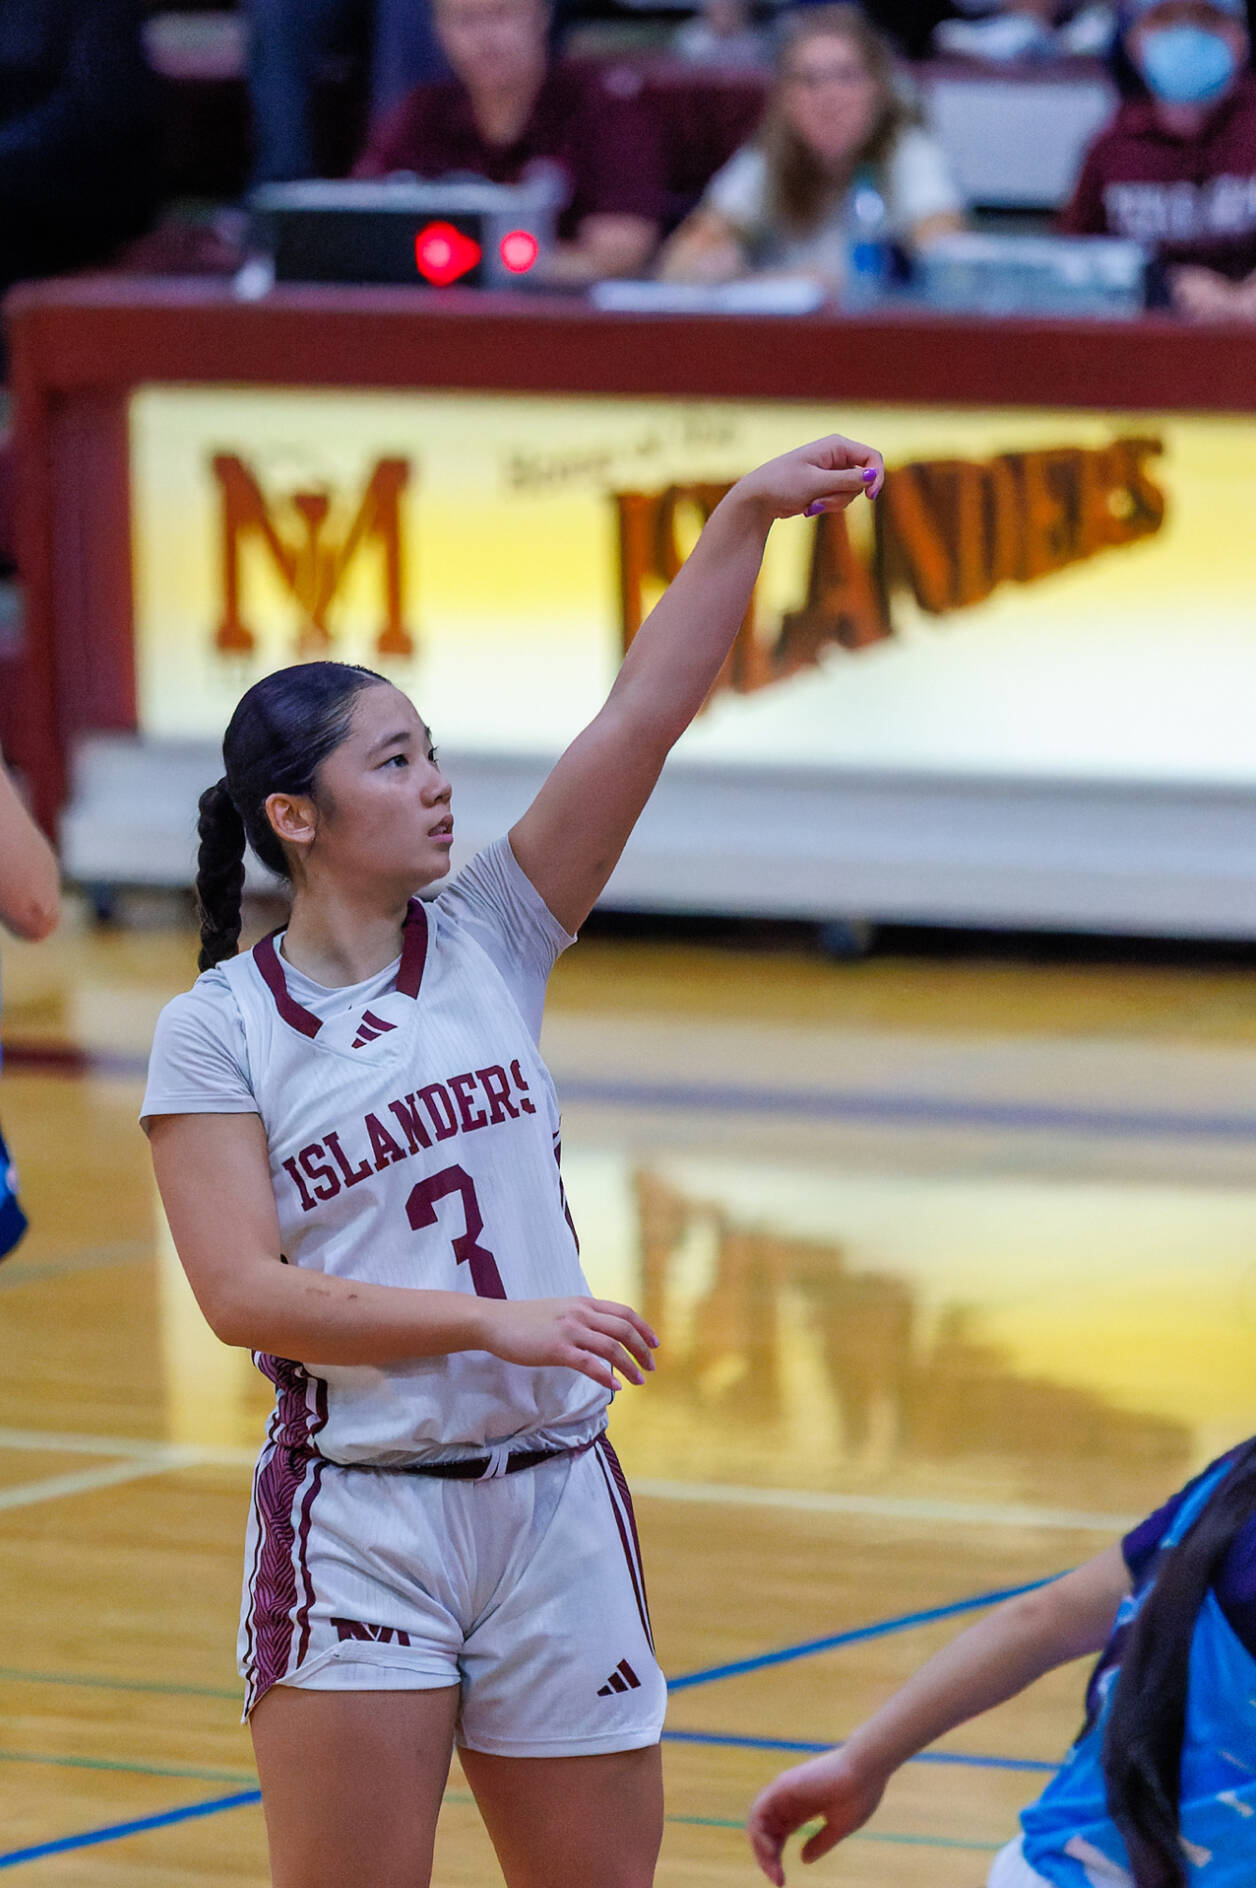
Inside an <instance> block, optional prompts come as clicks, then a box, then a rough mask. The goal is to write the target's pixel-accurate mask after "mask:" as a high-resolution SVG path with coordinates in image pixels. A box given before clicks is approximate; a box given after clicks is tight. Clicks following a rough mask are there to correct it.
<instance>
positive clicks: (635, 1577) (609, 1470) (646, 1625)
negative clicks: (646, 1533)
mask: <svg viewBox="0 0 1256 1888" xmlns="http://www.w3.org/2000/svg"><path fill="white" fill-rule="evenodd" d="M597 1459H598V1461H599V1463H600V1464H601V1469H602V1474H603V1476H604V1478H605V1480H606V1493H607V1497H608V1499H609V1501H610V1504H611V1512H612V1514H613V1515H614V1516H615V1526H616V1527H617V1528H618V1529H619V1539H620V1543H621V1545H622V1546H623V1550H624V1559H625V1560H626V1561H627V1563H628V1576H629V1578H630V1579H631V1581H632V1591H633V1596H634V1598H635V1599H636V1602H637V1611H638V1613H639V1614H640V1616H641V1629H642V1631H643V1632H644V1633H645V1636H646V1643H647V1644H648V1645H649V1648H650V1650H651V1652H653V1650H654V1632H653V1628H652V1627H651V1625H650V1608H649V1603H648V1601H647V1599H646V1591H645V1572H644V1570H643V1568H642V1565H641V1544H640V1542H639V1541H638V1539H637V1521H636V1516H635V1515H634V1514H633V1511H632V1496H631V1495H630V1494H629V1493H628V1483H627V1482H626V1481H625V1479H624V1471H623V1469H622V1468H621V1467H620V1466H619V1457H618V1456H617V1455H616V1453H615V1451H614V1449H613V1448H612V1447H611V1445H610V1443H609V1442H608V1441H607V1439H606V1437H605V1435H601V1436H599V1437H598V1439H597ZM616 1491H618V1493H619V1497H620V1500H619V1501H617V1500H616V1498H615V1496H616ZM620 1501H622V1503H623V1506H624V1508H625V1509H626V1511H627V1515H628V1521H627V1525H625V1522H624V1516H623V1514H621V1512H620ZM630 1530H631V1531H630Z"/></svg>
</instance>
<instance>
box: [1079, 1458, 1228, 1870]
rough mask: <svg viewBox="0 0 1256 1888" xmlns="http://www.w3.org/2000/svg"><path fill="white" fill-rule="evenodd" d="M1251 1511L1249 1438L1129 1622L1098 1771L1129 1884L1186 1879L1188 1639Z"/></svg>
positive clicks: (1165, 1560)
mask: <svg viewBox="0 0 1256 1888" xmlns="http://www.w3.org/2000/svg"><path fill="white" fill-rule="evenodd" d="M1254 1515H1256V1438H1253V1439H1252V1441H1250V1442H1247V1443H1245V1444H1244V1446H1243V1447H1242V1448H1241V1449H1240V1450H1239V1452H1238V1454H1237V1456H1236V1457H1235V1459H1234V1462H1233V1464H1232V1466H1231V1468H1230V1472H1229V1474H1228V1475H1227V1476H1226V1478H1225V1480H1224V1481H1223V1482H1222V1483H1221V1485H1220V1487H1219V1488H1218V1489H1217V1492H1216V1494H1215V1495H1213V1497H1212V1498H1211V1500H1210V1501H1209V1502H1208V1505H1207V1507H1206V1508H1205V1509H1204V1511H1203V1513H1202V1514H1201V1515H1200V1517H1199V1519H1198V1520H1197V1521H1196V1523H1195V1525H1194V1526H1193V1527H1192V1528H1191V1530H1190V1532H1189V1533H1188V1534H1187V1535H1186V1537H1185V1539H1184V1540H1182V1541H1180V1542H1179V1543H1178V1545H1177V1546H1176V1547H1172V1548H1170V1549H1169V1550H1168V1551H1167V1552H1166V1553H1165V1554H1164V1555H1163V1556H1162V1558H1161V1564H1160V1566H1159V1568H1158V1569H1157V1572H1156V1577H1155V1585H1154V1586H1153V1587H1152V1590H1151V1592H1150V1593H1149V1594H1148V1596H1147V1599H1146V1601H1145V1602H1144V1604H1143V1606H1142V1607H1141V1609H1140V1611H1139V1613H1138V1616H1137V1618H1136V1619H1135V1620H1134V1623H1133V1625H1132V1626H1131V1627H1130V1633H1129V1639H1128V1641H1127V1644H1126V1646H1125V1649H1124V1653H1123V1656H1122V1658H1121V1667H1120V1671H1119V1673H1118V1676H1117V1680H1116V1686H1115V1689H1114V1692H1113V1697H1112V1708H1111V1711H1110V1713H1109V1716H1108V1721H1107V1724H1106V1726H1105V1728H1104V1738H1103V1774H1104V1780H1105V1782H1106V1784H1107V1792H1108V1812H1109V1814H1110V1815H1111V1817H1112V1820H1113V1822H1115V1824H1116V1826H1117V1828H1118V1829H1119V1830H1120V1832H1121V1835H1122V1836H1123V1837H1124V1840H1125V1846H1126V1849H1127V1850H1128V1851H1129V1858H1130V1866H1131V1868H1132V1870H1133V1875H1134V1882H1135V1888H1186V1880H1187V1877H1186V1870H1185V1868H1184V1867H1183V1864H1182V1850H1181V1845H1180V1840H1179V1819H1178V1799H1179V1797H1180V1795H1181V1788H1182V1742H1183V1738H1184V1737H1185V1734H1186V1698H1187V1679H1188V1674H1189V1669H1190V1654H1191V1640H1192V1638H1193V1637H1194V1632H1195V1621H1196V1619H1197V1618H1198V1616H1199V1609H1200V1607H1201V1606H1202V1605H1203V1603H1204V1598H1205V1596H1206V1594H1207V1592H1208V1588H1209V1586H1210V1585H1211V1584H1212V1581H1213V1578H1214V1576H1215V1575H1216V1573H1217V1570H1218V1569H1219V1567H1220V1565H1221V1562H1222V1561H1223V1560H1224V1558H1225V1556H1226V1553H1227V1552H1228V1551H1229V1548H1230V1546H1231V1544H1232V1543H1233V1541H1234V1538H1235V1536H1236V1535H1237V1534H1238V1533H1239V1532H1240V1531H1241V1529H1242V1528H1243V1527H1245V1526H1246V1525H1247V1523H1248V1522H1249V1521H1251V1520H1252V1519H1253V1516H1254Z"/></svg>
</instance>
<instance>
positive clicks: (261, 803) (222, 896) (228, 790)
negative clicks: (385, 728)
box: [196, 662, 386, 970]
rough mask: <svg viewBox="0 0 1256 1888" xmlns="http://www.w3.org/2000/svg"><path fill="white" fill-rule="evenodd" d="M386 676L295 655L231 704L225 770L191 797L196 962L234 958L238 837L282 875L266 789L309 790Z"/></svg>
mask: <svg viewBox="0 0 1256 1888" xmlns="http://www.w3.org/2000/svg"><path fill="white" fill-rule="evenodd" d="M384 680H386V677H384V676H382V675H377V674H376V673H375V671H374V669H363V668H359V667H358V666H357V665H356V664H354V663H349V662H303V663H300V664H298V665H297V666H296V667H295V668H290V669H277V670H276V671H275V673H274V674H273V675H265V676H263V677H262V679H261V681H260V682H255V683H254V684H253V686H252V688H251V689H250V690H249V692H248V694H247V695H245V696H243V697H242V699H241V700H240V701H239V702H238V703H237V705H236V711H235V713H234V714H233V715H232V717H231V720H230V723H229V724H228V727H227V732H226V733H225V734H224V736H223V739H222V759H223V766H224V767H225V768H226V772H225V773H224V775H223V777H222V779H221V780H220V781H218V782H217V784H216V785H215V786H212V787H207V788H206V790H205V792H204V793H202V795H201V798H200V818H199V820H198V821H197V827H196V830H197V833H198V835H199V837H200V842H201V843H200V850H199V851H198V853H197V855H196V901H197V906H198V908H199V912H200V920H201V951H200V956H199V958H198V959H197V965H198V968H199V969H201V970H212V969H213V967H214V965H215V964H218V963H221V962H222V960H223V958H224V957H234V956H235V954H236V949H237V947H238V944H239V939H240V900H241V896H242V894H243V891H244V842H245V840H246V839H247V841H248V843H249V845H250V846H252V848H253V850H254V852H255V853H256V854H257V856H258V858H259V859H260V860H261V862H262V864H263V865H266V866H269V867H270V870H271V871H272V872H274V873H276V874H277V875H278V876H279V877H280V878H287V877H288V875H289V874H288V860H287V855H286V854H285V852H284V849H283V846H282V845H281V843H280V841H279V838H278V836H277V834H276V832H275V830H274V828H273V826H272V825H271V823H270V821H269V819H267V817H266V801H267V799H268V797H269V796H270V795H271V794H272V793H303V794H312V793H313V792H314V783H315V777H316V775H317V773H318V770H319V768H320V766H321V765H322V763H323V762H324V761H325V760H326V759H327V756H328V755H329V754H330V753H331V752H332V751H333V749H335V748H337V747H339V746H340V743H341V742H342V741H343V740H344V738H345V735H346V734H347V733H348V731H349V717H350V715H351V714H352V712H353V702H354V698H355V696H357V695H358V694H360V693H361V691H362V690H363V689H364V688H370V687H371V686H372V685H373V684H374V683H376V682H382V681H384Z"/></svg>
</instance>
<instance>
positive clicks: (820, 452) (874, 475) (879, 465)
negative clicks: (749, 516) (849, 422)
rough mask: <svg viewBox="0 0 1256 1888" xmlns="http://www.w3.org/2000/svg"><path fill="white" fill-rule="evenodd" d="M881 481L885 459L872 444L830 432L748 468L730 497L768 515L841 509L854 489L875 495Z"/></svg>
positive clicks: (854, 495)
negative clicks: (751, 504)
mask: <svg viewBox="0 0 1256 1888" xmlns="http://www.w3.org/2000/svg"><path fill="white" fill-rule="evenodd" d="M884 483H885V461H884V460H883V459H882V457H881V454H880V453H879V452H877V451H876V449H875V447H873V446H862V445H860V443H859V441H858V440H857V439H846V438H844V437H843V436H842V434H841V433H830V435H829V437H828V438H827V439H815V440H813V441H812V442H811V444H810V445H809V446H798V447H796V448H795V449H794V451H793V452H786V453H783V454H782V455H781V457H780V458H779V459H769V460H768V462H767V464H766V465H761V466H759V467H758V469H757V470H756V471H754V472H748V473H747V474H746V476H745V478H743V479H739V480H738V482H737V484H736V485H735V486H734V487H733V490H732V492H731V493H730V494H729V496H730V497H735V498H740V499H741V500H743V501H747V500H748V501H750V502H751V503H753V504H755V505H756V506H758V507H759V508H760V509H761V510H762V511H763V512H764V513H765V514H766V516H767V517H768V518H769V519H772V518H795V517H797V516H798V515H799V513H805V514H806V515H807V516H809V517H811V516H814V515H815V513H816V512H817V511H845V509H846V507H847V506H848V505H853V504H854V502H855V500H856V499H857V498H858V497H859V496H860V494H861V493H862V494H865V495H866V496H867V497H868V498H875V497H876V496H877V493H878V492H879V491H880V490H881V487H882V486H883V485H884Z"/></svg>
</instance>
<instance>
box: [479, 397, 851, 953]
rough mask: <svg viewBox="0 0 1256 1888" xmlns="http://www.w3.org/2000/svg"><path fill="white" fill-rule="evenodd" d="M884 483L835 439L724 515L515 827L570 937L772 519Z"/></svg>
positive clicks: (742, 610) (684, 709)
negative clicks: (597, 709)
mask: <svg viewBox="0 0 1256 1888" xmlns="http://www.w3.org/2000/svg"><path fill="white" fill-rule="evenodd" d="M884 476H885V473H884V467H883V465H882V461H881V455H880V453H878V452H876V451H874V450H873V448H872V447H871V446H862V445H860V444H859V443H858V442H857V441H855V440H852V439H844V438H843V437H842V436H841V435H840V434H833V435H831V436H830V437H829V438H828V439H819V440H816V441H814V442H813V443H812V444H811V445H809V446H800V447H799V448H798V449H797V450H796V451H794V452H789V453H786V454H784V456H783V457H781V458H779V459H772V460H770V461H769V462H768V464H767V465H763V466H760V467H759V469H758V470H757V471H755V472H751V473H749V474H748V475H747V476H746V477H745V478H743V479H740V480H739V481H738V483H737V484H736V485H734V486H733V488H732V490H731V491H730V492H729V493H728V494H727V496H726V497H725V498H723V499H722V500H721V502H720V503H719V505H718V506H717V507H716V509H715V511H714V512H713V513H712V515H711V517H710V519H709V520H708V522H707V525H706V528H705V530H704V531H703V533H702V536H701V537H700V538H699V540H698V542H697V544H696V545H695V547H694V549H693V552H692V553H691V555H690V557H689V558H688V560H687V562H686V563H685V565H684V568H683V569H682V570H681V571H680V573H679V575H678V576H677V577H676V578H675V580H674V582H673V583H672V585H671V587H670V589H669V590H668V592H667V594H666V596H665V597H663V598H662V600H661V601H660V602H659V603H658V604H657V605H656V607H655V608H654V609H653V610H652V611H651V612H650V615H649V616H648V617H647V618H646V620H645V622H644V623H643V624H642V626H641V628H640V629H639V630H638V632H637V634H636V637H635V638H634V640H633V643H632V646H631V648H630V649H629V651H628V653H627V655H626V656H625V657H624V661H623V666H622V667H621V669H620V671H619V674H618V676H617V677H616V679H615V684H614V687H613V688H612V689H611V692H610V695H609V696H608V698H607V701H606V705H605V706H604V707H603V708H602V710H601V711H600V713H599V714H598V715H597V716H596V718H595V719H594V720H593V721H592V722H590V724H589V726H588V727H587V728H585V730H584V732H583V733H582V734H580V735H578V736H577V737H576V739H575V740H574V741H573V742H572V744H571V746H570V747H569V748H568V749H567V751H566V753H565V754H564V755H563V757H562V759H561V760H560V761H559V762H558V765H557V766H556V767H555V768H554V771H553V772H552V773H551V774H550V776H549V778H548V780H547V781H546V782H545V785H544V786H543V787H542V788H541V791H540V793H539V794H538V795H537V797H536V799H535V800H534V801H533V803H532V805H531V806H530V807H529V808H528V811H527V812H526V813H525V814H524V816H523V818H522V819H521V820H520V821H519V822H518V824H517V825H516V826H515V827H514V828H513V829H512V831H511V834H510V843H511V846H512V847H513V849H514V853H515V857H516V858H517V859H518V861H519V863H520V865H521V866H522V867H523V870H524V871H525V872H526V873H527V875H528V877H529V878H530V879H531V881H532V883H533V885H535V887H536V889H537V890H538V891H539V892H540V894H541V896H542V898H543V899H544V900H545V902H546V904H547V905H548V906H549V909H550V910H551V911H552V912H553V914H554V916H555V917H556V918H557V919H558V921H559V923H560V924H561V925H563V926H564V927H565V928H566V929H567V930H568V931H575V930H577V929H578V928H579V926H580V925H581V924H582V923H583V922H584V920H585V918H586V917H587V916H588V914H589V912H590V911H591V910H592V908H593V906H594V904H595V903H596V901H597V899H598V896H599V894H600V893H601V891H602V888H603V887H604V886H605V884H606V881H607V879H608V878H609V877H610V875H611V873H612V871H613V870H614V868H615V864H616V862H617V860H618V858H619V855H620V853H621V852H622V851H623V849H624V846H625V844H626V843H627V840H628V837H629V834H630V833H631V832H632V829H633V827H634V826H635V825H636V823H637V819H638V817H639V816H640V813H641V810H642V808H643V807H644V805H645V803H646V801H647V800H648V799H649V797H650V794H651V792H652V791H653V788H654V784H655V782H656V781H657V779H658V777H659V773H660V771H661V769H662V766H663V762H664V761H665V760H666V758H667V755H668V752H669V751H670V749H671V748H672V747H673V746H674V745H675V743H676V741H677V740H679V738H680V736H681V735H682V734H683V733H684V731H685V729H686V728H687V727H688V726H689V723H690V722H691V721H692V720H693V718H694V716H695V715H696V714H697V713H698V710H699V709H700V708H701V707H702V704H703V702H704V701H705V700H706V698H707V695H708V694H709V693H710V690H711V687H712V684H713V683H714V681H715V679H716V677H717V676H718V674H719V672H720V669H721V668H722V666H723V664H724V660H725V657H726V656H727V655H728V652H729V650H730V649H731V648H732V645H733V641H734V638H735V637H736V635H737V631H738V629H739V628H740V626H741V623H742V621H743V619H744V617H745V614H746V609H747V607H748V605H749V602H750V596H751V592H752V591H753V589H754V586H755V582H756V580H757V578H758V575H759V567H760V565H761V564H762V561H763V552H764V548H765V546H766V544H767V539H768V532H769V531H770V530H771V527H772V525H773V523H774V522H775V520H776V519H778V518H791V517H796V516H798V515H799V514H800V513H808V512H811V511H812V510H813V509H815V510H820V509H823V510H828V511H840V510H844V509H845V507H846V506H847V505H850V504H852V503H853V502H854V500H855V499H856V498H858V497H859V495H860V494H861V493H866V494H867V496H868V497H869V498H875V497H876V495H877V493H878V492H879V491H880V489H881V485H882V482H883V480H884Z"/></svg>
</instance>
